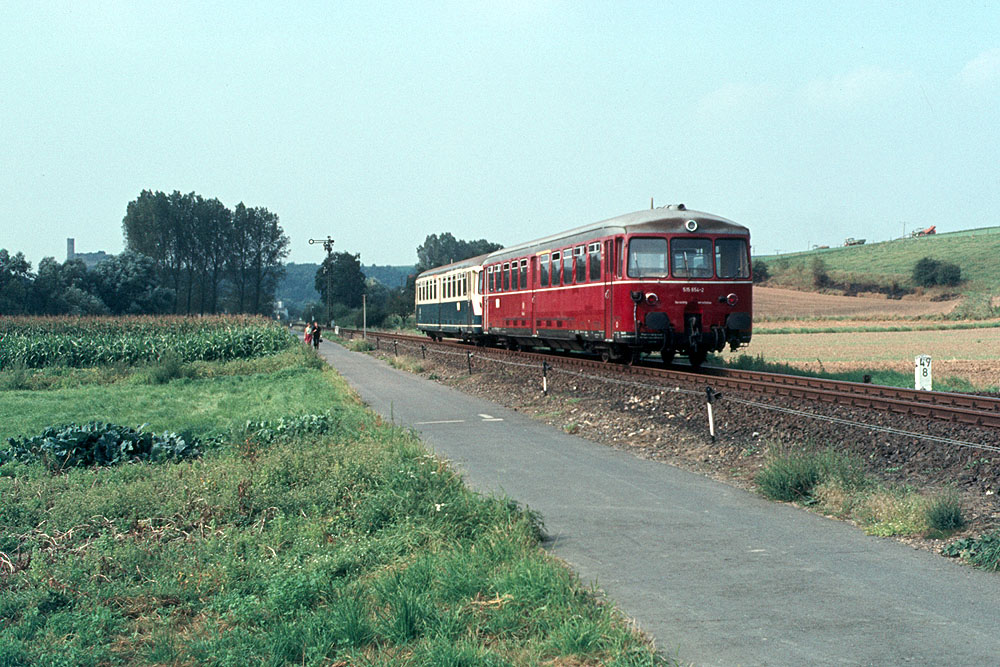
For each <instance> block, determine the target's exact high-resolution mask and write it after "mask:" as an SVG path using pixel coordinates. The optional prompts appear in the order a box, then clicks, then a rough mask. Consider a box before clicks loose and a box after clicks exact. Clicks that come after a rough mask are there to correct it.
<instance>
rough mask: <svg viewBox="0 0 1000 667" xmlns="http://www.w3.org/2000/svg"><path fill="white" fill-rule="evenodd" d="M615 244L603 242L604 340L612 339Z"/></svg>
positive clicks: (611, 240) (609, 240)
mask: <svg viewBox="0 0 1000 667" xmlns="http://www.w3.org/2000/svg"><path fill="white" fill-rule="evenodd" d="M614 249H615V243H614V240H613V239H605V240H604V340H611V339H612V338H614V332H615V329H614V324H615V320H614V317H615V309H614V308H613V307H612V300H613V298H614V292H615V290H614V285H613V281H612V277H613V275H614V271H615V269H614V267H615V253H614Z"/></svg>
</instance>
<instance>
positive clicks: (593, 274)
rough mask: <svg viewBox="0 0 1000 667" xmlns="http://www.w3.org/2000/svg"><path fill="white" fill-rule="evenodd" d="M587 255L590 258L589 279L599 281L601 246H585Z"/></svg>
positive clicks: (595, 244)
mask: <svg viewBox="0 0 1000 667" xmlns="http://www.w3.org/2000/svg"><path fill="white" fill-rule="evenodd" d="M587 254H588V256H589V257H590V279H591V280H600V279H601V244H600V243H591V244H590V245H588V246H587Z"/></svg>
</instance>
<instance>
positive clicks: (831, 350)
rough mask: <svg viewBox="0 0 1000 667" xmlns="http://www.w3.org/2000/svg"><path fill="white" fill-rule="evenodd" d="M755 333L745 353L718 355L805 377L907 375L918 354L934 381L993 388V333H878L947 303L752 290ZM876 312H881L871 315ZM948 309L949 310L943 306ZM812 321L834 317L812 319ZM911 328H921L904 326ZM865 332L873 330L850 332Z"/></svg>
mask: <svg viewBox="0 0 1000 667" xmlns="http://www.w3.org/2000/svg"><path fill="white" fill-rule="evenodd" d="M754 299H755V303H754V313H755V316H759V317H761V318H763V320H764V321H763V322H761V323H755V328H756V331H757V333H758V335H757V336H755V337H754V338H753V340H752V341H751V343H750V345H749V347H747V348H744V349H743V350H740V351H738V352H735V353H732V352H726V353H725V354H724V357H725V358H727V359H728V358H733V357H734V356H736V355H738V354H750V355H753V356H761V357H763V358H764V359H766V360H767V361H770V362H783V363H788V364H792V365H794V366H797V367H800V368H803V369H806V370H810V371H821V370H825V371H831V372H839V371H850V370H854V369H859V370H860V369H866V370H873V369H888V370H895V371H899V372H902V373H907V372H912V370H913V359H914V357H916V356H917V355H920V354H929V355H930V356H931V357H932V358H933V363H934V374H935V375H936V376H938V377H944V376H952V377H959V378H963V379H965V380H967V381H969V382H970V383H971V384H972V385H974V386H976V387H982V388H990V387H997V386H1000V355H998V353H997V350H1000V326H997V327H992V328H975V329H955V330H942V331H935V330H913V331H878V330H877V329H887V328H890V327H892V328H900V327H904V328H905V327H906V325H907V323H908V322H907V319H906V318H907V317H909V318H917V317H927V316H928V315H933V314H934V311H935V309H939V308H941V307H942V306H943V305H947V304H949V303H953V302H929V301H923V302H921V301H911V302H907V301H893V300H889V299H884V298H882V299H876V298H871V297H846V296H834V295H827V294H816V293H811V292H795V291H793V290H779V289H773V288H766V287H760V288H757V289H756V290H755V292H754ZM876 306H878V307H880V308H881V309H882V310H881V311H878V310H874V309H875V307H876ZM949 307H950V306H949ZM817 317H826V318H834V317H836V318H841V319H836V320H832V319H831V320H817V319H815V318H817ZM909 323H910V324H913V325H914V327H915V328H918V327H922V326H927V325H928V321H927V320H924V319H921V320H919V321H914V320H910V321H909ZM841 327H842V328H848V327H850V328H851V329H853V331H851V332H849V333H848V332H843V333H782V334H763V332H765V331H767V330H768V329H769V328H770V329H774V328H782V329H794V328H802V329H818V328H834V329H835V328H841ZM859 328H861V329H865V328H871V329H875V330H873V331H858V330H857V329H859Z"/></svg>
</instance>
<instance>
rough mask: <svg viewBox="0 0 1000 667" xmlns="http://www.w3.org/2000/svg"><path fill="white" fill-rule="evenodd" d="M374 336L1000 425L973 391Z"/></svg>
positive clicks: (996, 409) (997, 404)
mask: <svg viewBox="0 0 1000 667" xmlns="http://www.w3.org/2000/svg"><path fill="white" fill-rule="evenodd" d="M341 332H342V333H343V334H344V335H347V336H360V335H361V331H358V330H352V329H342V330H341ZM368 338H369V339H373V340H375V341H376V344H377V345H382V344H383V342H384V343H385V344H391V342H392V341H394V340H395V341H397V343H404V344H408V345H411V346H417V347H418V348H420V346H423V348H424V349H429V347H430V346H434V347H436V348H445V349H450V350H455V351H460V352H461V353H463V354H465V353H469V352H471V353H472V354H473V355H475V356H493V357H508V358H512V359H517V360H519V361H522V362H535V363H537V364H538V365H539V367H541V366H542V364H543V362H545V363H548V364H550V365H551V366H566V367H575V368H580V369H586V370H587V371H589V372H596V373H601V374H611V375H616V376H623V375H624V376H633V377H635V376H639V377H645V378H650V379H651V380H654V381H658V382H662V383H663V384H669V385H687V386H696V387H700V388H704V386H705V385H706V384H709V385H711V386H712V388H713V389H715V390H720V389H726V390H728V391H737V392H746V393H750V394H754V395H757V396H762V395H763V396H770V397H774V398H778V399H780V398H783V397H787V398H795V399H801V400H807V401H812V402H819V403H829V404H834V405H841V406H849V407H857V408H865V409H869V410H879V411H884V412H887V413H892V414H899V415H907V416H910V417H916V418H923V419H932V420H939V421H946V422H952V423H955V424H962V425H968V426H980V427H987V428H1000V399H998V398H992V397H988V396H976V395H972V394H955V393H948V392H937V391H916V390H913V389H902V388H898V387H886V386H883V385H874V384H867V383H861V382H845V381H842V380H828V379H824V378H815V377H803V376H798V375H782V374H778V373H763V372H756V371H745V370H735V369H728V368H718V367H710V366H706V367H703V368H702V369H700V370H698V371H693V370H686V369H685V368H684V367H682V366H678V365H672V366H669V367H664V366H662V365H660V364H658V363H646V364H635V365H631V366H624V365H619V364H609V363H605V362H602V361H600V360H597V359H592V358H588V357H584V356H579V355H552V354H541V353H537V352H525V351H517V350H505V349H499V348H482V347H472V346H470V345H468V344H464V343H460V342H452V341H441V342H433V341H431V340H430V339H429V338H427V337H425V336H415V335H411V334H396V333H384V332H377V333H376V332H369V333H368Z"/></svg>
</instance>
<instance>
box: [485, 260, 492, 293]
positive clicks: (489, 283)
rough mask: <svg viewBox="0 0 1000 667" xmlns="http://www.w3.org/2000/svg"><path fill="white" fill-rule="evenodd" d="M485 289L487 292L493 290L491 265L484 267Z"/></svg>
mask: <svg viewBox="0 0 1000 667" xmlns="http://www.w3.org/2000/svg"><path fill="white" fill-rule="evenodd" d="M486 291H487V293H492V292H493V267H492V266H487V267H486Z"/></svg>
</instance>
